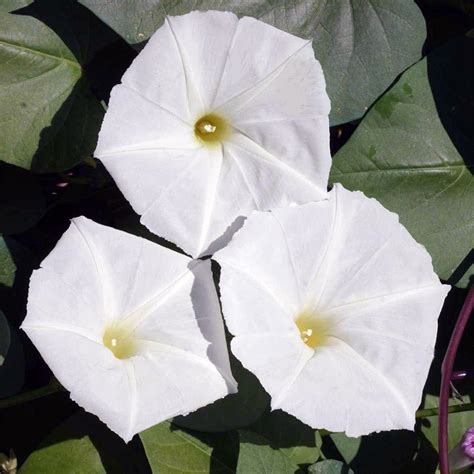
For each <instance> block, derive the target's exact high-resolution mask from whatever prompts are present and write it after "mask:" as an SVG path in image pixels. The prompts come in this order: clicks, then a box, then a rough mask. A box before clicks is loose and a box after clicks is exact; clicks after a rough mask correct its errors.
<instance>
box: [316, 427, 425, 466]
mask: <svg viewBox="0 0 474 474" xmlns="http://www.w3.org/2000/svg"><path fill="white" fill-rule="evenodd" d="M328 438H329V439H330V440H331V441H332V442H333V443H334V445H335V447H336V448H337V450H338V452H339V454H340V456H341V457H342V459H343V460H344V462H345V463H346V464H347V465H349V466H350V467H351V469H353V470H354V472H357V473H359V472H367V473H369V472H370V473H372V472H376V473H377V474H385V473H387V474H388V473H392V472H402V471H403V468H404V467H405V466H407V465H409V464H410V463H411V462H412V460H413V458H414V456H415V454H416V450H417V448H418V439H417V435H416V434H415V433H414V432H413V431H408V430H392V431H383V432H381V433H372V434H370V435H367V436H362V437H360V438H349V437H348V436H346V435H345V434H344V433H332V434H330V435H329V436H328ZM325 441H326V440H325ZM323 451H324V453H325V454H326V457H336V456H332V455H331V456H329V454H333V453H327V452H326V451H325V450H324V444H323Z"/></svg>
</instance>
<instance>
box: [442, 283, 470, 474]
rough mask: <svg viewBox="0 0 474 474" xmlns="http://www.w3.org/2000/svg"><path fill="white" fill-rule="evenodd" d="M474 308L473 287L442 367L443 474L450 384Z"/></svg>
mask: <svg viewBox="0 0 474 474" xmlns="http://www.w3.org/2000/svg"><path fill="white" fill-rule="evenodd" d="M473 308H474V286H471V288H470V290H469V293H468V294H467V298H466V301H464V305H463V307H462V309H461V312H460V313H459V317H458V320H457V321H456V325H455V326H454V330H453V333H452V335H451V340H450V341H449V345H448V349H447V351H446V355H445V356H444V360H443V364H442V366H441V389H440V394H439V424H438V446H439V467H440V471H441V474H449V461H448V413H449V409H448V403H449V392H450V383H451V378H452V376H453V366H454V359H455V358H456V353H457V351H458V347H459V343H460V342H461V338H462V335H463V334H464V330H465V329H466V326H467V322H468V321H469V317H470V316H471V313H472V310H473Z"/></svg>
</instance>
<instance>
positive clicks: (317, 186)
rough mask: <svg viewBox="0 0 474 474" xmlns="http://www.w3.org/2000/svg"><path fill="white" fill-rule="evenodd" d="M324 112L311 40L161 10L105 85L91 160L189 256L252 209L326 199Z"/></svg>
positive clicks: (212, 16) (227, 18)
mask: <svg viewBox="0 0 474 474" xmlns="http://www.w3.org/2000/svg"><path fill="white" fill-rule="evenodd" d="M329 109H330V104H329V99H328V97H327V94H326V91H325V82H324V76H323V73H322V70H321V66H320V64H319V62H318V61H316V59H315V58H314V53H313V49H312V46H311V41H307V40H303V39H300V38H297V37H295V36H292V35H290V34H288V33H285V32H283V31H280V30H278V29H276V28H274V27H272V26H269V25H267V24H265V23H263V22H260V21H257V20H255V19H253V18H248V17H245V18H242V19H240V20H239V19H238V18H237V17H236V16H235V15H234V14H232V13H227V12H216V11H209V12H205V13H203V12H192V13H189V14H187V15H184V16H178V17H167V18H166V21H165V23H164V25H163V26H162V27H161V28H160V29H159V30H158V31H157V32H156V33H155V34H154V35H153V36H152V38H151V39H150V40H149V42H148V44H147V45H146V46H145V48H144V49H143V51H142V52H141V53H140V54H139V55H138V57H137V58H136V59H135V61H134V62H133V64H132V65H131V66H130V68H129V69H128V70H127V72H126V73H125V75H124V76H123V78H122V83H121V84H119V85H117V86H116V87H114V89H113V91H112V94H111V97H110V102H109V108H108V111H107V113H106V115H105V119H104V123H103V125H102V129H101V132H100V136H99V143H98V145H97V149H96V152H95V156H97V157H98V158H100V159H101V161H102V162H103V163H104V165H105V167H106V168H107V170H108V171H109V172H110V174H111V175H112V177H113V178H114V180H115V181H116V183H117V185H118V186H119V188H120V189H121V190H122V192H123V193H124V195H125V197H126V198H127V199H128V200H129V201H130V203H131V205H132V206H133V208H134V209H135V210H136V212H137V213H139V214H140V215H141V221H142V223H143V224H144V225H146V226H147V227H148V228H149V229H150V230H151V231H152V232H154V233H155V234H158V235H161V236H163V237H165V238H166V239H168V240H170V241H172V242H174V243H176V244H177V245H179V246H180V247H181V248H182V249H183V250H185V251H186V252H187V253H189V254H190V255H193V256H195V257H197V256H199V255H206V254H211V253H213V252H214V251H215V250H217V249H218V248H221V247H222V246H224V245H225V244H226V243H227V242H228V240H229V239H230V237H231V235H232V233H233V231H234V230H235V229H236V228H237V227H238V226H239V225H240V224H241V222H242V221H243V217H244V216H247V215H248V214H249V213H250V212H251V211H253V210H255V209H259V210H267V209H271V208H274V207H278V206H285V205H287V204H289V203H292V202H296V203H305V202H309V201H314V200H318V199H321V198H325V197H326V190H327V180H328V174H329V168H330V164H331V158H330V153H329V122H328V113H329Z"/></svg>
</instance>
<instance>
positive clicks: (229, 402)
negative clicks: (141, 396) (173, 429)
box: [173, 356, 270, 432]
mask: <svg viewBox="0 0 474 474" xmlns="http://www.w3.org/2000/svg"><path fill="white" fill-rule="evenodd" d="M231 367H232V373H233V375H234V377H235V379H236V380H237V383H238V384H239V390H238V392H237V393H233V394H231V395H227V396H226V397H224V398H222V399H220V400H217V401H215V402H214V403H212V404H210V405H207V406H205V407H203V408H200V409H199V410H197V411H195V412H193V413H191V414H189V415H187V416H185V417H183V416H180V417H177V418H175V419H174V420H173V423H175V424H177V425H179V426H182V427H184V428H189V429H192V430H197V431H206V432H219V431H228V430H231V429H236V428H243V427H246V426H248V425H250V424H251V423H253V422H254V421H255V420H256V419H257V418H258V417H259V416H260V415H261V414H262V413H263V412H264V411H265V409H266V408H267V407H268V405H269V403H270V398H269V396H268V394H267V393H266V392H265V390H264V389H263V388H262V386H261V385H260V383H259V381H258V380H257V378H256V377H255V376H254V375H253V374H252V373H250V372H249V371H248V370H246V369H244V367H242V364H241V363H240V362H239V361H238V360H237V359H236V358H235V357H233V356H231Z"/></svg>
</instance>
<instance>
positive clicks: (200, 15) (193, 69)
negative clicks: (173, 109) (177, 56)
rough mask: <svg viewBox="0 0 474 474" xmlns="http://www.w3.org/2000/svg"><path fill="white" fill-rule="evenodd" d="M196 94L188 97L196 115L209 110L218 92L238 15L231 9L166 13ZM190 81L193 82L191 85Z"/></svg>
mask: <svg viewBox="0 0 474 474" xmlns="http://www.w3.org/2000/svg"><path fill="white" fill-rule="evenodd" d="M167 22H168V24H169V26H170V27H171V30H172V31H173V33H174V36H175V38H176V42H177V44H178V46H179V50H180V52H181V58H182V61H183V64H184V69H185V71H186V77H187V78H188V80H189V84H190V85H189V86H188V88H189V87H192V88H193V90H192V92H193V93H194V94H195V96H194V97H193V96H191V97H189V99H190V100H189V103H190V109H191V110H192V111H193V112H194V114H195V115H199V114H204V113H206V112H208V111H209V110H210V109H211V107H212V105H213V102H214V98H215V97H216V94H217V88H218V87H219V84H220V82H221V78H222V74H223V73H224V68H225V66H226V61H227V60H228V55H229V48H230V47H231V45H232V43H233V39H234V34H235V32H236V29H237V27H238V25H239V24H240V22H239V19H238V18H237V16H236V15H234V14H233V13H230V12H219V11H207V12H200V11H193V12H191V13H188V14H187V15H182V16H172V17H167ZM191 85H192V86H191Z"/></svg>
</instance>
